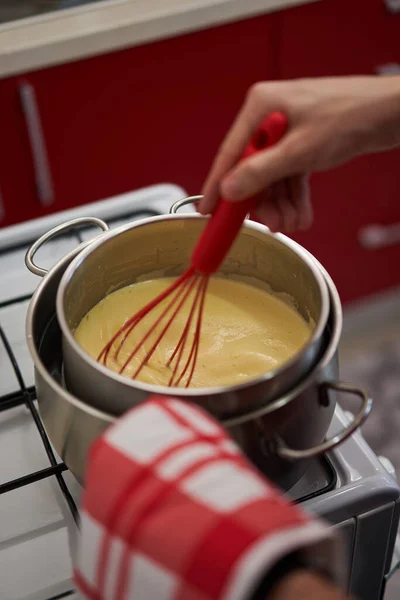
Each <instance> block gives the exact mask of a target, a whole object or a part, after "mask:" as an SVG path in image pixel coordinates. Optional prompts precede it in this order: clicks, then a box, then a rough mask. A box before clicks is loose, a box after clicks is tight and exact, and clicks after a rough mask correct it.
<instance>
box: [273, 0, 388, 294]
mask: <svg viewBox="0 0 400 600" xmlns="http://www.w3.org/2000/svg"><path fill="white" fill-rule="evenodd" d="M278 18H279V22H277V24H276V26H277V27H279V28H280V31H281V36H280V37H281V48H280V77H281V78H284V79H289V78H297V77H316V76H327V75H350V74H374V73H376V72H377V70H378V69H379V68H380V67H382V66H383V65H392V67H393V65H396V64H397V65H399V66H400V14H391V13H389V12H388V10H387V9H386V6H385V2H384V1H383V0H368V2H365V1H364V0H335V2H317V3H316V4H311V5H308V6H304V7H298V8H295V9H292V10H288V11H286V12H284V13H281V14H280V15H279V17H278ZM383 70H384V69H383ZM382 85H384V78H382ZM399 164H400V151H393V152H389V153H384V154H380V155H370V156H364V157H362V158H359V159H357V160H354V161H353V162H351V163H350V164H347V165H345V166H342V167H340V168H337V169H335V170H333V171H330V172H328V173H323V174H317V175H314V176H313V177H312V180H311V181H312V196H313V204H314V207H315V225H314V227H313V228H312V229H311V230H310V231H309V232H305V233H301V234H299V235H296V239H297V240H298V241H299V242H300V243H302V244H303V245H304V246H306V247H307V248H308V249H309V250H310V251H311V252H312V253H313V254H315V256H317V257H318V258H319V259H320V260H321V261H322V263H323V264H324V265H325V266H326V268H327V269H328V271H329V272H330V273H331V275H332V277H333V278H334V280H335V282H336V284H337V286H338V289H339V292H340V293H341V296H342V299H343V300H344V301H345V302H346V301H351V300H355V299H357V298H360V297H363V296H366V295H368V294H370V293H373V292H378V291H380V290H383V289H385V288H387V287H389V286H392V285H397V284H399V283H400V270H399V267H398V265H399V261H400V244H397V245H396V244H393V245H391V246H385V247H382V248H377V249H374V250H367V249H365V248H364V247H363V246H362V245H361V244H360V232H362V231H363V229H364V228H365V227H366V226H369V225H371V224H375V223H377V224H382V225H385V226H388V225H392V224H394V223H400V177H399Z"/></svg>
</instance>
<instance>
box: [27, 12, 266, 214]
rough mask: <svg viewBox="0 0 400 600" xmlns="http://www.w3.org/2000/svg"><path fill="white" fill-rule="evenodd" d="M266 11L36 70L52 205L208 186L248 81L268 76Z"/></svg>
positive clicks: (33, 82)
mask: <svg viewBox="0 0 400 600" xmlns="http://www.w3.org/2000/svg"><path fill="white" fill-rule="evenodd" d="M270 61H271V53H270V51H269V19H268V17H259V18H257V19H250V20H246V21H243V22H239V23H234V24H230V25H226V26H222V27H217V28H213V29H209V30H206V31H201V32H198V33H193V34H188V35H184V36H180V37H177V38H174V39H169V40H164V41H161V42H157V43H153V44H149V45H146V46H142V47H137V48H132V49H128V50H124V51H121V52H115V53H111V54H108V55H104V56H99V57H95V58H91V59H88V60H84V61H79V62H76V63H71V64H68V65H63V66H58V67H55V68H51V69H46V70H42V71H38V72H35V73H32V74H30V75H28V76H27V77H26V79H27V81H28V82H29V83H30V84H31V85H32V86H33V88H34V90H35V94H36V98H37V102H38V104H39V105H40V111H41V117H42V125H43V131H44V135H45V138H46V143H47V148H48V155H49V162H50V167H51V173H52V178H53V182H54V193H55V203H54V205H53V209H56V210H59V209H61V208H66V207H71V206H74V205H78V204H82V203H86V202H90V201H93V200H97V199H100V198H104V197H107V196H112V195H114V194H118V193H121V192H125V191H127V190H131V189H134V188H138V187H141V186H145V185H149V184H152V183H159V182H162V181H164V182H175V183H177V184H179V185H182V186H183V187H184V188H186V189H187V190H188V191H189V192H190V193H193V194H196V193H199V192H200V188H201V184H202V181H203V178H204V176H205V175H206V173H207V170H208V168H209V166H210V163H211V161H212V158H213V155H214V153H215V151H216V149H217V147H218V145H219V143H220V141H221V140H222V138H223V136H224V134H225V133H226V130H227V128H228V127H229V125H230V124H231V122H232V120H233V118H234V116H235V114H236V112H237V110H238V109H239V107H240V105H241V103H242V101H243V99H244V96H245V94H246V91H247V89H248V87H249V86H250V85H251V84H252V83H253V82H255V81H257V80H260V79H267V78H268V76H269V68H270Z"/></svg>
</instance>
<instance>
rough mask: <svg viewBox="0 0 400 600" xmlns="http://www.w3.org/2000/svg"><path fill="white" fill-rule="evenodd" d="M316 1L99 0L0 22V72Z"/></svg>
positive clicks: (6, 73)
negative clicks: (0, 23)
mask: <svg viewBox="0 0 400 600" xmlns="http://www.w3.org/2000/svg"><path fill="white" fill-rule="evenodd" d="M315 1H320V0H103V1H99V2H95V3H94V4H86V5H85V4H84V5H82V6H78V7H75V8H69V9H65V10H60V11H55V12H49V13H47V14H41V15H39V16H35V17H30V18H26V19H20V20H17V21H11V22H9V23H4V24H2V25H0V77H6V76H9V75H14V74H17V73H22V72H27V71H31V70H35V69H39V68H43V67H48V66H51V65H56V64H60V63H65V62H69V61H73V60H78V59H81V58H85V57H89V56H94V55H96V54H101V53H104V52H108V51H111V50H117V49H121V48H125V47H132V46H135V45H139V44H143V43H146V42H151V41H154V40H158V39H162V38H167V37H172V36H175V35H179V34H182V33H187V32H190V31H196V30H199V29H204V28H206V27H211V26H214V25H219V24H223V23H229V22H233V21H238V20H241V19H244V18H249V17H252V16H256V15H258V14H266V13H268V12H272V11H275V10H281V9H284V8H288V7H290V6H295V5H299V4H307V3H309V2H315Z"/></svg>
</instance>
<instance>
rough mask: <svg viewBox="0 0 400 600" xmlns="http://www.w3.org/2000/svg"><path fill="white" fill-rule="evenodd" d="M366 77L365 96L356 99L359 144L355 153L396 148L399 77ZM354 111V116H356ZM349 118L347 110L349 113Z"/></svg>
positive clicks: (399, 136) (399, 144)
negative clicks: (357, 102) (359, 130)
mask: <svg viewBox="0 0 400 600" xmlns="http://www.w3.org/2000/svg"><path fill="white" fill-rule="evenodd" d="M365 79H366V86H365V92H366V94H365V96H364V98H359V111H357V106H356V105H355V106H354V107H353V109H354V115H353V116H354V119H355V120H357V119H360V116H361V117H362V123H361V131H362V136H361V138H360V139H361V144H360V147H359V152H358V153H359V154H365V153H369V152H381V151H385V150H390V149H393V148H396V147H400V76H398V75H396V76H386V77H381V76H373V77H368V78H365ZM357 112H358V115H357ZM349 117H350V118H351V113H350V115H349Z"/></svg>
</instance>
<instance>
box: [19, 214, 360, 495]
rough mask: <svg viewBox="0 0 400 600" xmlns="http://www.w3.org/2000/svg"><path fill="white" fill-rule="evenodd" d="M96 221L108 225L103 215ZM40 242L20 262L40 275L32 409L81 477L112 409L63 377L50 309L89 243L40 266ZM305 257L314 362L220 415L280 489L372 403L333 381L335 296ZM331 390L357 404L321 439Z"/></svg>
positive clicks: (30, 334)
mask: <svg viewBox="0 0 400 600" xmlns="http://www.w3.org/2000/svg"><path fill="white" fill-rule="evenodd" d="M93 221H94V222H95V223H98V220H93V219H78V220H75V221H74V224H75V225H77V224H90V223H93ZM70 226H71V224H69V225H68V227H70ZM102 227H103V228H106V227H107V226H106V225H105V224H104V223H103V224H102ZM65 228H66V225H64V226H61V227H59V228H57V230H53V231H52V232H49V233H48V234H46V239H50V238H51V237H54V236H55V235H58V234H59V233H60V232H61V230H65ZM39 242H41V243H43V238H41V240H38V242H37V243H36V244H34V246H32V248H31V249H30V251H29V252H28V254H27V264H28V265H29V267H30V269H31V270H32V272H35V273H36V274H38V275H41V276H43V275H46V277H44V279H43V281H42V282H41V284H40V285H39V287H38V288H37V290H36V292H35V294H34V296H33V298H32V300H31V302H30V305H29V309H28V315H27V322H26V331H27V341H28V346H29V350H30V353H31V356H32V359H33V361H34V365H35V383H36V390H37V397H38V402H39V410H40V413H41V416H42V419H43V422H44V425H45V427H46V430H47V432H48V435H49V437H50V439H51V441H52V443H53V445H54V447H55V448H56V450H57V452H58V453H59V455H60V456H61V457H62V459H63V460H64V461H65V463H66V464H67V466H68V467H69V468H70V470H71V471H72V472H73V473H74V474H75V476H76V477H77V478H78V479H79V480H80V481H81V482H83V481H84V469H85V463H86V456H87V452H88V449H89V447H90V444H91V442H92V441H93V440H94V439H95V437H96V436H97V435H99V434H100V433H101V432H102V431H104V429H105V428H106V427H107V426H108V425H109V424H110V423H111V422H112V421H113V420H114V418H115V417H114V416H113V415H112V414H111V413H109V412H106V411H100V410H97V409H96V408H94V407H92V406H90V405H88V404H87V403H86V402H83V401H82V400H81V399H80V398H78V397H77V396H75V395H73V394H71V393H70V392H69V391H68V390H67V389H66V388H65V386H64V385H63V383H62V361H63V354H62V334H61V330H60V327H59V324H58V320H57V317H56V295H57V291H58V288H59V284H60V281H61V278H62V276H63V274H64V272H65V271H66V269H67V267H68V265H69V264H70V263H71V262H72V261H73V260H74V258H75V257H77V256H78V255H79V254H80V253H81V251H82V249H83V248H84V247H85V246H87V245H88V244H87V243H86V244H82V245H81V246H79V247H78V248H76V249H75V250H74V251H72V252H71V253H69V254H68V255H67V256H65V257H64V258H63V259H62V260H61V261H60V262H59V263H57V265H55V267H53V268H52V269H51V271H50V272H49V273H47V272H46V271H45V269H41V268H40V267H37V266H35V265H33V264H32V262H31V259H32V258H33V256H34V254H35V251H36V250H37V249H38V247H39V246H40V245H41V243H39ZM312 260H314V264H315V265H316V266H317V267H318V268H319V269H320V271H321V273H323V276H324V279H325V281H326V283H327V286H328V288H329V296H330V313H329V319H328V324H327V326H326V328H325V331H324V333H323V335H322V339H323V344H322V348H321V352H320V355H319V356H318V358H317V360H316V361H315V364H314V365H313V367H312V368H311V369H310V371H309V372H308V373H307V374H306V375H305V376H304V378H303V379H302V380H301V381H300V382H299V383H298V384H297V385H296V386H294V387H293V389H292V390H290V391H288V392H287V393H286V394H284V395H282V396H281V397H279V398H278V399H276V400H275V401H273V402H270V403H268V404H265V405H264V406H263V407H261V408H259V409H258V410H253V411H247V412H245V413H244V414H241V415H238V416H236V417H233V418H230V419H225V420H222V422H223V424H224V425H225V426H226V427H227V428H228V429H229V430H230V433H231V434H232V435H233V436H234V437H235V438H236V440H237V441H238V443H239V444H240V445H241V446H242V448H243V450H244V451H245V452H246V453H247V455H248V456H249V457H250V458H251V459H252V460H253V461H254V463H255V464H256V465H258V466H259V468H260V469H261V470H262V471H263V472H264V473H265V474H266V475H267V476H269V477H270V478H272V479H273V480H274V481H275V482H276V483H277V484H278V485H280V486H281V487H282V488H283V489H285V490H287V489H289V488H290V487H291V486H292V485H294V483H295V482H296V481H297V480H298V479H299V477H300V476H301V475H302V473H303V472H304V470H305V469H306V468H307V460H308V459H311V458H312V457H315V456H317V455H319V454H321V453H323V452H328V451H329V450H331V449H333V448H334V447H336V446H337V445H339V444H340V443H341V442H343V441H344V440H345V439H347V438H348V437H349V436H350V435H351V434H352V433H353V432H354V431H355V430H356V429H357V428H358V427H359V426H360V425H361V424H362V423H363V421H364V420H365V419H366V418H367V416H368V414H369V412H370V410H371V406H372V400H371V399H370V398H369V397H368V395H367V394H366V393H365V392H364V391H363V390H361V389H358V388H356V387H354V386H352V385H348V384H343V383H340V382H338V381H337V376H338V359H337V346H338V343H339V338H340V334H341V328H342V313H341V306H340V300H339V297H338V294H337V291H336V288H335V286H334V284H333V282H332V280H331V279H330V277H329V275H328V274H327V273H326V271H325V270H324V269H323V268H322V267H321V265H319V263H317V261H315V259H312ZM337 390H339V391H344V392H347V393H349V394H351V395H353V396H355V397H356V398H360V399H361V408H360V410H359V412H358V413H357V415H356V416H355V418H354V420H353V421H352V422H351V423H350V424H349V425H348V426H347V427H346V428H345V430H344V431H342V432H341V433H340V434H338V435H336V436H335V437H334V438H333V439H330V440H325V441H324V442H322V440H323V439H324V437H325V435H326V432H327V429H328V427H329V424H330V422H331V419H332V415H333V411H334V407H335V403H336V395H335V392H336V391H337ZM321 442H322V443H321Z"/></svg>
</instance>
